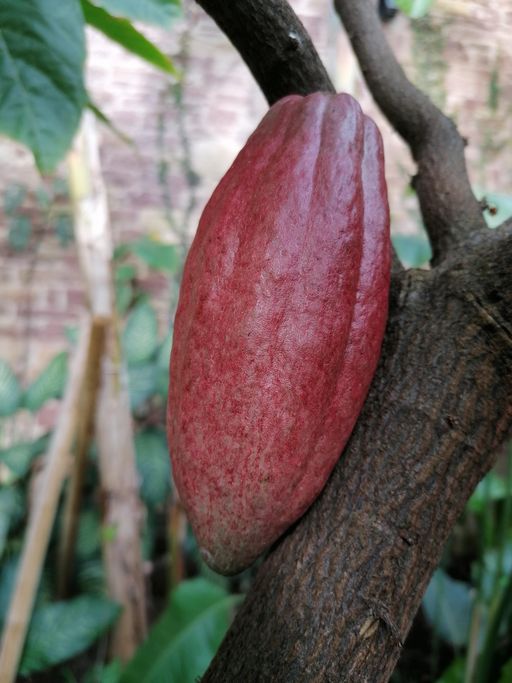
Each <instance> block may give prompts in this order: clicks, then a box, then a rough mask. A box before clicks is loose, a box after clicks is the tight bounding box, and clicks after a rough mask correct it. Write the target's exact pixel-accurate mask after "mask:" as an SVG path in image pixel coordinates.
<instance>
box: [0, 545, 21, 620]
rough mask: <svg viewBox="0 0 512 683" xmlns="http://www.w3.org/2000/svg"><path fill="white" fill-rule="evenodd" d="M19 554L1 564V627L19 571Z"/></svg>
mask: <svg viewBox="0 0 512 683" xmlns="http://www.w3.org/2000/svg"><path fill="white" fill-rule="evenodd" d="M19 560H20V558H19V555H16V556H14V557H9V558H8V559H7V560H6V561H4V562H2V564H0V628H1V627H2V626H3V623H4V620H5V616H6V614H7V610H8V609H9V604H10V602H11V596H12V592H13V589H14V583H15V581H16V575H17V573H18V564H19Z"/></svg>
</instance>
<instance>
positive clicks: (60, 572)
mask: <svg viewBox="0 0 512 683" xmlns="http://www.w3.org/2000/svg"><path fill="white" fill-rule="evenodd" d="M107 322H108V321H107V320H105V318H99V317H98V318H94V319H93V321H92V330H91V344H90V346H89V354H88V356H87V370H86V379H85V386H84V391H83V395H82V397H81V401H80V421H79V424H78V427H77V435H76V443H75V455H74V458H73V468H72V471H71V475H70V479H69V482H68V486H67V494H66V502H65V507H64V512H63V518H62V527H61V532H60V539H59V540H60V542H59V550H58V559H57V595H58V596H59V598H60V599H62V598H65V597H66V596H67V593H68V584H69V577H70V573H71V566H72V564H73V556H74V551H75V544H76V535H77V529H78V518H79V514H80V504H81V500H82V489H83V482H84V477H85V471H86V466H87V452H88V449H89V445H90V443H91V440H92V436H93V430H94V417H95V409H96V399H97V396H98V388H99V383H100V369H101V358H102V356H103V352H104V348H105V334H106V326H107Z"/></svg>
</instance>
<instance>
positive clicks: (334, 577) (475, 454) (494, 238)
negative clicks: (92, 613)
mask: <svg viewBox="0 0 512 683" xmlns="http://www.w3.org/2000/svg"><path fill="white" fill-rule="evenodd" d="M200 4H201V5H202V6H203V7H205V8H206V9H207V11H208V12H209V13H210V14H211V15H212V16H213V17H214V18H215V19H216V21H217V22H218V23H219V25H220V26H221V27H222V28H223V29H224V30H225V31H226V33H228V35H229V36H230V37H231V38H232V39H233V42H235V44H236V45H237V47H238V49H239V50H240V51H241V53H242V56H243V57H244V59H245V60H246V61H248V62H249V65H250V66H251V67H253V62H255V61H259V65H258V68H257V69H256V68H252V71H253V73H254V74H255V75H256V76H257V78H259V82H260V85H261V86H262V89H263V90H264V91H265V92H267V87H269V88H270V91H269V92H270V96H269V100H270V101H272V98H274V97H275V95H274V94H273V93H274V90H273V89H272V88H271V87H270V86H268V83H269V82H271V81H272V80H273V72H272V64H273V61H272V60H273V58H272V56H269V54H268V53H269V51H271V50H272V46H273V41H274V39H275V40H277V41H279V40H280V39H281V38H280V36H282V25H281V23H280V21H277V22H276V24H275V25H274V24H273V23H272V20H271V17H267V18H268V21H267V22H266V23H265V24H264V25H260V35H258V38H257V45H256V47H254V45H252V47H250V49H248V48H247V42H250V39H249V38H248V37H247V31H246V32H245V33H242V34H239V33H238V32H239V30H240V28H239V27H240V26H241V25H244V26H254V24H252V23H251V22H252V18H253V16H254V14H255V13H256V14H258V13H259V12H260V11H263V12H264V13H265V12H266V11H268V12H271V10H272V8H278V9H279V11H281V10H282V11H284V10H283V6H284V5H286V3H284V2H281V1H277V0H273V1H272V2H269V3H256V2H252V1H250V0H239V1H238V2H237V3H225V2H224V1H223V0H216V1H214V0H208V1H207V2H206V1H204V0H200ZM228 4H229V6H230V7H229V10H227V9H226V6H227V5H228ZM263 5H265V6H266V7H267V9H266V10H261V7H262V6H263ZM336 6H337V9H338V11H339V12H340V14H341V15H342V17H343V20H344V23H345V26H346V27H347V29H348V32H349V34H350V36H351V38H352V41H353V43H354V47H355V49H356V52H357V54H358V57H359V60H360V62H361V65H362V68H363V71H364V73H365V76H366V78H367V81H368V84H369V86H370V89H371V90H372V91H373V92H374V95H375V97H376V99H377V101H378V103H379V104H380V106H381V107H382V109H383V110H384V112H385V113H386V115H387V116H388V118H389V119H390V121H391V122H392V123H393V124H394V125H395V127H396V128H397V130H399V132H400V133H401V134H402V135H403V137H404V138H405V139H406V141H407V142H408V143H409V145H410V147H411V152H412V154H413V156H414V158H415V160H416V161H417V163H418V168H419V179H418V181H417V184H416V188H417V191H418V195H419V198H420V204H421V208H422V212H423V216H424V219H425V224H426V227H427V229H428V231H429V235H430V238H431V241H432V243H433V247H434V257H435V262H436V263H437V264H438V265H437V267H435V268H434V269H433V270H431V271H429V272H425V271H408V272H404V271H401V272H396V273H395V275H394V277H393V282H392V288H391V302H390V313H389V322H388V327H387V332H386V338H385V342H384V346H383V351H382V357H381V361H380V365H379V368H378V371H377V374H376V376H375V379H374V382H373V384H372V388H371V390H370V393H369V396H368V399H367V401H366V404H365V407H364V409H363V412H362V413H361V416H360V419H359V421H358V424H357V426H356V428H355V430H354V433H353V435H352V437H351V440H350V442H349V444H348V447H347V448H346V449H345V451H344V453H343V456H342V458H341V460H340V462H339V464H338V466H337V467H336V468H335V470H334V472H333V475H332V476H331V478H330V480H329V482H328V484H327V486H326V488H325V489H324V491H323V493H322V495H321V496H320V497H319V498H318V500H317V501H316V502H315V503H314V505H313V506H312V507H311V508H310V510H309V511H308V512H307V513H306V515H304V517H303V518H302V519H301V520H300V521H299V522H298V523H297V524H296V525H295V527H294V528H293V529H291V530H290V531H289V532H288V534H287V535H286V537H285V538H283V539H282V540H281V542H280V543H278V544H277V546H276V547H275V548H274V549H273V551H272V552H271V553H270V554H269V556H268V558H267V559H266V561H265V563H264V564H263V566H262V567H261V569H260V571H259V573H258V576H257V579H256V581H255V583H254V586H253V587H252V589H251V592H250V594H249V596H248V598H247V599H246V601H245V603H244V605H243V607H242V608H241V610H240V612H239V614H238V616H237V618H236V620H235V622H234V624H233V626H232V628H231V629H230V631H229V633H228V635H227V637H226V639H225V641H224V643H223V644H222V646H221V648H220V650H219V653H218V655H217V657H216V658H215V659H214V661H213V663H212V665H211V666H210V668H209V670H208V671H207V673H206V675H205V677H204V681H208V682H209V683H210V682H221V683H230V682H235V681H236V682H238V681H244V680H245V681H248V682H249V683H253V682H257V681H262V682H267V681H268V682H272V683H280V682H286V683H291V682H292V681H293V682H298V681H304V682H310V681H318V682H324V681H333V682H334V681H336V682H338V681H350V682H356V683H357V682H359V681H368V682H371V683H379V682H381V681H387V680H388V679H389V676H390V675H391V672H392V671H393V668H394V666H395V664H396V661H397V659H398V657H399V654H400V649H401V644H402V642H403V640H404V638H405V636H406V635H407V632H408V630H409V628H410V625H411V623H412V619H413V617H414V615H415V613H416V611H417V609H418V607H419V604H420V601H421V597H422V595H423V592H424V589H425V587H426V585H427V582H428V580H429V578H430V576H431V574H432V572H433V570H434V568H435V566H436V564H437V562H438V561H439V557H440V554H441V551H442V548H443V545H444V543H445V541H446V539H447V536H448V535H449V533H450V531H451V529H452V527H453V525H454V523H455V521H456V519H457V516H458V515H459V514H460V512H461V511H462V509H463V507H464V504H465V502H466V500H467V498H468V497H469V495H470V494H471V492H472V490H473V488H474V487H475V485H476V484H477V482H478V481H479V479H480V478H481V477H482V476H483V475H484V474H485V472H486V471H487V470H488V469H489V468H490V467H491V465H492V463H493V453H494V452H495V450H496V448H497V447H498V446H499V444H500V443H502V442H503V440H504V439H505V438H506V436H507V435H508V433H509V432H510V429H511V426H512V399H511V396H512V321H511V317H510V311H511V310H512V268H511V265H512V223H511V222H508V223H507V224H504V225H503V226H502V227H501V228H500V229H499V230H497V231H493V232H491V231H488V230H486V229H485V227H484V223H483V220H482V217H481V214H480V211H479V210H478V207H476V200H474V197H473V195H472V193H471V188H470V186H469V182H468V180H467V173H466V167H465V162H464V155H463V142H462V139H461V137H460V136H459V134H458V133H457V131H456V128H455V126H454V125H453V123H452V122H450V121H449V120H448V119H447V118H446V117H444V115H442V114H441V112H439V111H438V110H437V109H436V108H435V107H434V105H432V104H431V103H430V102H429V101H428V100H427V98H425V97H424V96H423V95H422V94H421V93H419V91H417V90H416V89H415V88H413V86H412V85H411V84H410V83H408V81H407V80H406V78H405V75H404V74H403V72H402V71H401V69H400V68H399V67H398V65H397V64H396V62H395V61H394V58H393V56H392V54H391V52H390V51H389V48H387V46H386V45H385V43H384V42H383V40H382V39H381V37H380V34H379V29H378V27H376V26H375V22H373V19H372V18H371V12H372V11H373V9H372V6H371V3H369V2H368V1H367V0H359V1H358V2H357V3H356V2H351V1H349V0H346V1H344V2H342V1H341V0H338V1H337V2H336ZM286 11H287V12H288V14H287V15H286V16H287V21H288V24H287V26H286V30H287V31H288V32H289V31H293V30H294V29H295V27H296V26H297V25H296V24H294V23H293V22H294V20H293V15H292V14H290V13H289V11H288V10H286ZM297 30H298V29H297ZM261 31H263V35H261ZM233 35H235V36H236V39H234V38H233ZM265 65H266V66H265ZM304 66H305V70H306V72H307V73H309V74H310V76H311V78H312V80H310V81H308V87H309V91H313V90H315V89H322V88H323V87H324V83H325V81H324V80H323V77H321V76H319V81H318V83H317V84H316V85H317V87H315V79H314V76H312V75H311V74H312V72H311V69H310V67H311V64H310V63H305V64H304ZM267 67H268V72H266V75H265V77H262V76H261V75H257V74H260V71H261V70H262V69H263V70H265V68H267ZM299 67H300V64H297V63H295V64H294V73H295V72H296V71H297V69H298V70H299V71H300V68H299ZM285 71H286V70H285ZM286 73H287V76H286V78H291V79H292V80H291V82H290V81H289V80H288V81H286V80H285V82H286V83H287V87H288V88H289V89H288V91H287V92H284V91H282V90H280V92H281V94H282V95H285V94H287V93H288V92H304V91H303V90H301V91H299V90H296V89H295V88H294V83H293V76H290V72H289V71H287V72H286ZM300 82H301V83H302V82H303V81H300ZM388 84H389V88H388V87H387V86H388ZM307 91H308V90H307ZM404 101H405V104H404ZM402 109H405V115H404V114H402V113H401V110H402ZM420 179H421V180H420Z"/></svg>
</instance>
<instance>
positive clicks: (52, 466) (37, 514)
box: [0, 318, 92, 683]
mask: <svg viewBox="0 0 512 683" xmlns="http://www.w3.org/2000/svg"><path fill="white" fill-rule="evenodd" d="M91 330H92V325H91V320H90V318H87V320H86V321H85V323H84V324H83V327H82V330H81V333H80V339H79V343H78V347H77V349H76V351H75V354H74V358H73V363H72V365H71V371H70V376H69V379H68V383H67V387H66V392H65V395H64V399H63V402H62V407H61V412H60V416H59V420H58V422H57V426H56V428H55V431H54V432H53V436H52V440H51V442H50V446H49V449H48V454H47V455H46V462H45V467H44V472H43V475H42V477H41V481H40V486H38V491H37V496H36V500H35V504H34V507H33V511H32V514H31V515H30V520H29V525H28V529H27V532H26V534H25V542H24V546H23V552H22V556H21V561H20V566H19V568H18V572H17V577H16V584H15V587H14V592H13V595H12V599H11V603H10V606H9V611H8V613H7V618H6V621H5V626H4V633H3V638H2V645H1V649H0V683H12V682H13V681H14V680H15V678H16V672H17V669H18V664H19V660H20V657H21V653H22V650H23V645H24V643H25V638H26V634H27V630H28V626H29V623H30V616H31V612H32V607H33V604H34V599H35V595H36V591H37V587H38V585H39V579H40V576H41V571H42V568H43V564H44V559H45V555H46V551H47V548H48V542H49V539H50V534H51V530H52V526H53V522H54V519H55V515H56V512H57V505H58V502H59V497H60V493H61V490H62V485H63V483H64V479H65V477H66V473H67V467H68V459H69V453H70V450H71V446H72V441H73V437H74V434H75V429H76V424H77V421H78V418H79V412H80V397H81V394H82V391H83V387H84V383H85V375H86V367H87V357H88V355H89V352H90V346H91V339H92V335H91Z"/></svg>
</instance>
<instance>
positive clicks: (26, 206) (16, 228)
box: [3, 178, 73, 252]
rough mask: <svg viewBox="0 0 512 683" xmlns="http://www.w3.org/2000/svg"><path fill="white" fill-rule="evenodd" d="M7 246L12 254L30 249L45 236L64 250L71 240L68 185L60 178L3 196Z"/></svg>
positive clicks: (12, 188) (18, 186)
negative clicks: (47, 235)
mask: <svg viewBox="0 0 512 683" xmlns="http://www.w3.org/2000/svg"><path fill="white" fill-rule="evenodd" d="M3 206H4V213H5V215H6V217H7V221H8V243H9V246H10V248H11V249H12V250H13V251H14V252H19V251H23V250H26V249H30V248H31V247H33V246H34V245H36V244H37V243H38V241H39V240H38V238H39V239H40V238H41V237H42V236H43V235H44V234H45V233H46V232H50V233H53V234H54V235H55V237H56V238H57V239H58V241H59V243H60V244H61V246H63V247H67V246H68V245H69V244H70V243H71V242H72V240H73V219H72V214H71V204H70V201H69V193H68V187H67V183H66V182H65V181H64V180H63V179H62V178H55V179H54V180H53V181H45V182H43V184H41V185H39V186H38V187H37V188H35V189H34V190H31V189H29V188H28V187H27V186H25V185H22V184H20V183H12V184H10V185H8V186H7V187H6V189H5V192H4V202H3Z"/></svg>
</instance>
